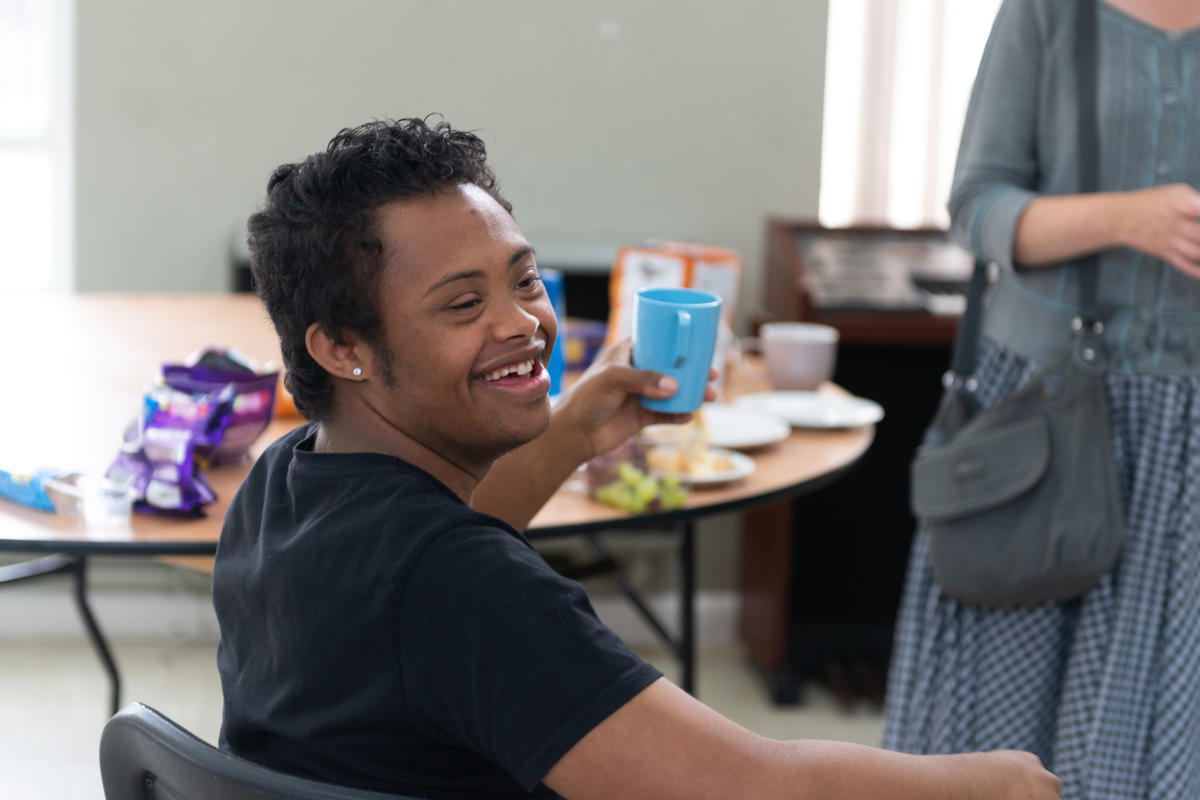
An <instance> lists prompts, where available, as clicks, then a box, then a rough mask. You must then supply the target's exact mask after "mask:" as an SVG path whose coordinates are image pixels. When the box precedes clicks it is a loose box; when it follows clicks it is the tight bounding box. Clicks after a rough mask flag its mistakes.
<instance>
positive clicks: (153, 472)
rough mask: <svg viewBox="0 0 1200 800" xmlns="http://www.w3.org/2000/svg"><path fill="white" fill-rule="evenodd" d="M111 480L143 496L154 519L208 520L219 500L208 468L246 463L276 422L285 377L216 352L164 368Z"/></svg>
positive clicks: (142, 504)
mask: <svg viewBox="0 0 1200 800" xmlns="http://www.w3.org/2000/svg"><path fill="white" fill-rule="evenodd" d="M162 378H163V382H162V383H159V384H156V385H154V386H151V387H149V388H147V389H146V391H145V392H144V394H143V396H142V410H141V413H140V414H139V416H138V420H137V422H136V423H135V424H131V425H130V426H129V428H128V429H127V430H126V432H125V442H124V444H123V445H122V447H121V451H120V453H119V454H118V455H117V458H116V460H115V461H114V462H113V464H112V466H110V467H109V470H108V477H109V478H111V479H114V480H118V481H121V482H123V483H126V484H128V485H131V486H132V487H133V488H134V489H135V490H136V492H137V497H138V499H137V502H136V503H135V505H134V508H135V509H136V510H138V511H142V512H147V513H172V514H179V515H183V516H202V515H203V513H204V509H203V507H204V506H205V505H207V504H208V503H211V502H212V501H213V500H215V499H216V494H215V493H214V492H213V491H212V488H211V487H210V486H209V485H208V481H206V480H205V479H204V475H203V473H202V472H201V467H203V466H207V465H209V464H216V463H222V462H229V461H236V460H238V459H241V458H244V457H245V456H246V454H247V451H248V450H249V448H250V445H251V444H253V442H254V440H255V439H257V438H258V437H259V435H260V434H261V433H262V432H263V430H265V429H266V427H267V425H268V424H270V421H271V409H272V407H273V405H274V402H275V388H276V386H277V384H278V380H279V376H278V374H277V373H274V372H272V373H267V374H259V373H258V372H257V371H256V370H255V369H254V367H253V365H252V363H251V362H250V361H249V360H247V359H245V358H243V357H242V356H240V355H238V354H237V353H236V351H233V350H227V349H217V348H208V349H205V350H201V351H199V352H198V353H196V354H194V355H193V356H192V357H191V358H189V359H188V362H187V363H186V364H182V365H177V364H164V365H163V373H162Z"/></svg>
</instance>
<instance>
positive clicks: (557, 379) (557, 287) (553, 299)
mask: <svg viewBox="0 0 1200 800" xmlns="http://www.w3.org/2000/svg"><path fill="white" fill-rule="evenodd" d="M539 273H540V274H541V276H542V285H544V286H545V287H546V294H548V295H549V296H550V303H551V305H553V306H554V317H555V319H557V320H558V339H557V340H556V341H555V343H554V350H553V351H552V352H551V353H550V364H549V366H548V367H547V368H548V369H549V371H550V396H551V397H554V396H555V395H558V394H561V393H562V390H563V378H564V375H565V373H566V371H567V366H566V364H567V361H566V357H565V356H564V355H563V351H564V350H566V348H567V304H566V300H564V299H563V276H562V273H561V272H559V271H558V270H556V269H543V270H539Z"/></svg>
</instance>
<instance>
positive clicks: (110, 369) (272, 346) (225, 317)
mask: <svg viewBox="0 0 1200 800" xmlns="http://www.w3.org/2000/svg"><path fill="white" fill-rule="evenodd" d="M0 336H3V340H4V341H7V342H9V343H10V350H11V351H12V352H23V353H25V354H26V355H27V357H26V358H25V359H24V360H23V361H22V362H21V363H20V364H19V365H18V366H16V367H13V366H10V370H11V372H10V373H9V375H8V376H7V380H6V385H7V386H8V387H10V388H9V390H8V391H6V392H3V393H0V419H2V420H3V423H0V424H2V425H3V436H2V437H0V441H3V442H4V455H3V458H4V461H3V463H0V467H3V468H5V469H9V470H16V471H21V470H32V469H34V468H37V467H39V466H43V465H44V466H51V467H56V468H63V469H70V470H78V471H82V472H88V473H94V474H99V473H103V472H104V471H105V470H106V469H107V467H108V465H109V463H111V461H112V459H113V457H114V456H115V455H116V453H117V449H118V447H119V445H120V442H121V437H122V431H123V430H124V429H125V427H126V426H127V425H128V424H129V422H130V420H132V419H133V418H134V417H135V415H136V414H137V411H138V408H139V406H140V402H141V394H142V390H143V387H145V386H146V385H147V384H149V383H152V382H153V381H154V380H155V379H156V378H157V376H158V375H159V371H160V368H161V365H162V363H163V362H174V363H179V362H182V361H183V360H184V359H185V358H186V357H187V356H188V355H189V354H191V353H192V352H194V351H196V350H198V349H200V348H203V347H205V346H209V345H219V346H230V347H234V348H236V349H237V350H239V351H241V352H243V353H245V354H247V355H249V356H250V357H252V358H254V359H256V360H257V361H258V362H259V363H260V364H268V363H274V364H276V365H278V363H279V361H280V356H279V344H278V340H277V339H276V337H275V333H274V330H273V329H272V327H271V325H270V321H269V320H268V318H267V315H266V312H265V311H264V310H263V307H262V305H261V304H260V303H259V301H258V299H257V298H256V297H254V296H253V295H245V294H126V293H119V294H52V293H46V294H43V293H21V292H11V293H8V294H6V295H4V296H0ZM764 388H768V384H767V383H766V379H765V378H764V377H763V375H762V373H761V370H759V369H756V368H755V365H754V363H753V362H749V363H745V362H742V363H739V364H737V365H733V366H731V369H730V371H729V376H728V382H727V386H726V390H727V392H728V393H729V394H730V395H731V396H732V395H736V394H738V393H742V392H746V391H755V390H758V389H764ZM823 390H824V391H830V392H837V391H840V390H839V389H837V387H833V386H827V387H823ZM302 422H303V420H301V419H298V418H292V419H277V420H275V421H274V422H272V423H271V425H270V426H269V427H268V429H267V430H266V431H265V432H264V434H263V435H262V436H261V437H260V438H259V439H258V440H257V441H256V442H255V444H254V446H253V447H252V449H251V455H252V456H257V455H258V454H259V453H261V452H262V450H263V449H264V448H265V447H266V446H267V445H268V444H269V443H270V442H272V441H274V440H275V439H276V438H278V437H279V436H280V435H282V434H283V433H285V432H286V431H288V430H290V429H292V428H293V427H295V426H296V425H298V424H301V423H302ZM873 433H874V430H873V426H862V427H858V428H851V429H846V430H821V431H800V430H795V431H793V432H792V433H791V435H790V436H789V437H788V438H787V439H785V440H784V441H782V442H779V443H777V444H775V445H771V446H770V447H767V448H763V449H761V450H759V451H757V452H754V453H752V455H753V457H754V460H755V467H756V468H755V471H754V472H753V473H752V474H751V475H749V476H747V477H745V478H742V479H740V480H738V481H735V482H732V483H729V484H726V485H722V486H717V487H711V488H704V489H697V490H693V491H692V492H691V494H690V497H689V499H688V501H687V504H686V506H685V507H684V508H681V509H677V510H673V511H663V512H655V513H648V514H642V515H636V516H631V515H629V514H628V513H626V512H623V511H620V510H619V509H615V508H611V507H608V506H604V505H601V504H599V503H597V502H594V501H592V500H590V499H589V498H588V497H586V496H585V495H584V494H582V493H579V492H576V491H573V490H570V489H560V490H559V491H558V492H557V493H556V494H555V495H554V496H553V497H552V498H551V499H550V500H549V502H547V504H546V505H545V506H544V507H543V508H542V510H541V511H540V512H539V513H538V514H537V515H536V516H535V517H534V519H533V521H532V523H531V524H530V526H529V529H528V531H527V534H528V535H529V537H530V538H531V539H537V538H544V537H551V536H567V535H583V536H585V537H587V538H588V539H589V541H591V542H592V543H593V546H596V544H595V543H596V539H595V534H597V533H599V532H601V531H605V530H612V529H614V528H621V529H628V528H632V527H664V526H668V527H674V528H676V529H677V530H679V532H680V537H681V545H680V561H681V570H682V573H681V574H682V580H681V584H682V585H681V587H680V588H681V591H682V592H683V594H684V597H683V602H682V603H681V609H682V611H681V615H682V619H681V621H680V622H681V625H680V627H681V633H680V635H679V637H678V638H677V639H673V638H671V637H669V636H667V634H666V631H665V628H664V626H662V625H661V623H660V622H658V621H654V622H652V624H654V625H656V626H657V629H658V630H659V631H660V633H662V634H663V635H664V636H667V639H668V643H669V644H671V646H672V647H673V648H674V649H675V650H676V652H677V654H678V655H679V656H680V659H681V661H682V662H683V666H684V676H683V680H681V683H682V684H683V685H684V688H687V689H690V688H691V684H692V669H693V664H694V639H693V636H692V627H693V625H692V619H693V618H692V605H693V603H692V599H693V593H694V583H693V567H694V536H693V526H694V523H695V521H696V520H697V519H699V518H701V517H704V516H709V515H713V514H718V513H723V512H729V511H734V510H737V509H743V508H749V507H752V506H760V505H763V504H766V503H770V502H773V501H778V500H782V499H786V498H789V497H793V496H796V495H799V494H802V493H804V492H807V491H810V490H812V489H813V488H816V487H818V486H820V485H822V484H823V483H825V482H827V481H830V480H833V479H834V478H835V477H836V476H837V475H839V474H840V473H841V472H843V471H844V470H846V469H847V468H848V467H850V466H851V465H852V464H853V463H854V462H855V461H856V460H857V459H858V458H859V457H860V456H861V455H862V454H863V453H864V452H865V451H866V449H867V448H868V446H869V445H870V443H871V440H872V437H873ZM249 469H250V463H249V462H246V463H242V464H235V465H226V466H220V467H215V468H213V469H211V470H209V471H208V472H206V478H207V479H208V481H209V484H210V485H211V486H212V488H213V489H214V490H215V492H216V494H217V500H216V502H214V503H213V504H211V505H210V506H208V507H207V508H206V512H207V513H206V516H205V517H204V518H201V519H178V518H174V517H169V516H150V515H142V514H135V515H134V516H133V518H132V520H131V521H130V523H129V525H127V526H122V527H116V528H100V529H95V528H92V529H89V528H88V527H87V526H85V525H84V524H83V522H82V520H81V519H79V518H75V517H69V516H64V515H57V514H51V513H46V512H41V511H37V510H34V509H29V508H25V507H22V506H19V505H17V504H15V503H12V502H9V501H6V500H0V551H8V552H19V553H31V554H47V555H45V557H44V558H41V559H36V560H34V561H29V562H23V563H20V564H13V565H10V566H7V567H0V582H4V581H12V580H22V579H27V578H31V577H36V576H38V575H43V574H50V573H52V572H64V571H69V572H71V573H72V574H73V576H74V581H75V582H74V587H75V598H76V603H77V606H78V608H79V611H80V614H81V616H82V617H83V619H84V622H85V624H86V626H87V630H88V633H89V636H90V638H91V639H92V642H93V644H94V645H95V647H96V649H97V652H98V653H99V655H100V658H101V660H102V661H103V662H104V664H105V667H106V670H107V671H108V672H109V677H110V681H111V684H112V702H113V708H114V711H115V710H116V708H117V706H118V705H119V692H120V683H119V675H118V673H117V670H116V666H115V663H114V662H113V660H112V657H111V654H110V653H109V651H108V648H107V645H106V643H105V641H104V638H103V636H102V634H101V632H100V629H99V627H98V626H97V625H96V623H95V620H94V618H93V616H92V614H91V610H90V608H89V605H88V602H87V583H86V566H87V558H88V557H89V556H94V555H101V554H105V555H128V556H135V555H136V556H156V557H164V560H169V561H171V562H173V563H176V564H180V565H183V566H188V567H191V568H196V569H202V570H207V571H211V569H212V554H213V553H214V552H215V549H216V544H217V539H218V537H219V535H220V528H221V522H222V520H223V518H224V515H225V510H226V509H227V507H228V504H229V501H230V499H231V498H232V497H233V494H234V492H235V490H236V489H237V487H238V486H239V485H240V484H241V481H242V480H243V479H244V478H245V476H246V474H247V472H248V471H249ZM618 579H620V578H619V576H618ZM623 588H625V589H628V588H629V587H628V586H624V587H623ZM630 591H631V590H630ZM630 591H627V594H630ZM634 595H636V593H633V595H631V599H632V600H634V602H635V604H637V603H639V602H640V598H636V597H635V596H634ZM640 610H642V611H643V612H644V613H646V614H648V613H649V612H648V610H647V609H645V608H644V605H643V607H642V608H641V609H640Z"/></svg>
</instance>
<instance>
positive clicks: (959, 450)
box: [912, 412, 1050, 520]
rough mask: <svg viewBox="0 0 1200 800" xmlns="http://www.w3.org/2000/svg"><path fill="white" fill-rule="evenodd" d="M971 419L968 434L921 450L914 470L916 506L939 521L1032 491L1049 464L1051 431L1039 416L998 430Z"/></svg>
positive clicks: (983, 418) (981, 419) (923, 514)
mask: <svg viewBox="0 0 1200 800" xmlns="http://www.w3.org/2000/svg"><path fill="white" fill-rule="evenodd" d="M986 413H987V412H984V413H983V414H982V415H980V416H978V417H976V418H975V420H973V423H972V426H971V430H970V431H969V433H967V435H965V436H964V435H962V432H960V435H959V436H957V437H955V438H952V439H950V441H948V442H947V443H946V444H944V445H942V446H940V447H935V448H929V447H926V448H922V450H921V452H920V454H919V455H918V456H917V459H916V460H915V461H914V462H913V467H912V507H913V511H914V513H916V515H917V516H918V517H920V518H922V519H930V520H939V519H953V518H955V517H962V516H967V515H969V514H976V513H979V512H981V511H986V510H987V509H989V508H994V507H995V506H998V505H1000V504H1002V503H1005V502H1007V501H1008V500H1011V499H1012V498H1014V497H1017V496H1018V495H1020V494H1022V493H1024V492H1026V491H1028V490H1029V489H1031V488H1032V487H1033V486H1034V485H1035V484H1037V482H1038V481H1039V480H1041V478H1042V475H1044V474H1045V472H1046V468H1047V467H1048V466H1049V464H1050V428H1049V424H1048V423H1047V421H1046V418H1045V417H1042V416H1038V417H1034V418H1032V419H1025V420H1021V421H1019V422H1010V423H1006V424H1004V425H1003V426H1000V427H990V428H989V427H987V426H986V425H980V423H985V422H986Z"/></svg>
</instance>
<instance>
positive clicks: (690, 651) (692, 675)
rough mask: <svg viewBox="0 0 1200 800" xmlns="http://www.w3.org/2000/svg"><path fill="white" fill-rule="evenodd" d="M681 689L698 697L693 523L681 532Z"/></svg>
mask: <svg viewBox="0 0 1200 800" xmlns="http://www.w3.org/2000/svg"><path fill="white" fill-rule="evenodd" d="M679 535H680V541H679V644H678V650H677V652H678V654H679V668H680V676H679V685H680V687H682V689H683V690H684V691H685V692H687V693H688V694H690V695H692V696H695V694H696V616H695V614H696V610H695V608H694V605H695V600H696V529H695V524H694V523H693V522H691V521H690V520H689V521H687V522H685V523H684V524H683V528H682V529H681V530H680V532H679Z"/></svg>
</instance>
